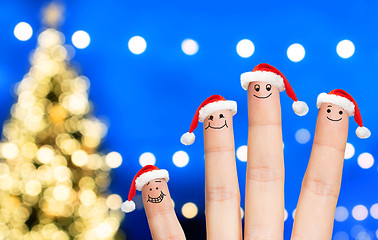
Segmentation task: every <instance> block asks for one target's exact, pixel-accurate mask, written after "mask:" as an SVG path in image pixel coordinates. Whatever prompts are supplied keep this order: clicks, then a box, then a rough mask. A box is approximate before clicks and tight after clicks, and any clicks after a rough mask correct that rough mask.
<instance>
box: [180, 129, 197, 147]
mask: <svg viewBox="0 0 378 240" xmlns="http://www.w3.org/2000/svg"><path fill="white" fill-rule="evenodd" d="M195 139H196V136H195V135H194V133H190V132H187V133H184V134H183V135H182V136H181V139H180V141H181V143H182V144H184V145H191V144H193V143H194V140H195Z"/></svg>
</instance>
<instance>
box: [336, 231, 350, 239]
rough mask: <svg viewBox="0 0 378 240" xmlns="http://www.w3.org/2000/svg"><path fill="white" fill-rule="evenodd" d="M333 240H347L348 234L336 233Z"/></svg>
mask: <svg viewBox="0 0 378 240" xmlns="http://www.w3.org/2000/svg"><path fill="white" fill-rule="evenodd" d="M333 240H349V236H348V233H346V232H343V231H340V232H337V233H335V235H334V236H333Z"/></svg>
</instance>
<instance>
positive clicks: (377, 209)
mask: <svg viewBox="0 0 378 240" xmlns="http://www.w3.org/2000/svg"><path fill="white" fill-rule="evenodd" d="M370 215H371V216H372V217H373V218H375V219H378V203H376V204H374V205H373V206H371V208H370Z"/></svg>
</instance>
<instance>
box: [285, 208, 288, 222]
mask: <svg viewBox="0 0 378 240" xmlns="http://www.w3.org/2000/svg"><path fill="white" fill-rule="evenodd" d="M288 216H289V213H288V212H287V210H286V209H285V211H284V221H286V220H287V217H288Z"/></svg>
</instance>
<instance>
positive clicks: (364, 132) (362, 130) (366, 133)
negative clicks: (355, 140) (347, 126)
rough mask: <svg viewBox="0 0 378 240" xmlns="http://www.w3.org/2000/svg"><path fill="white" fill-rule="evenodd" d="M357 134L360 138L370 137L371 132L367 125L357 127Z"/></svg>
mask: <svg viewBox="0 0 378 240" xmlns="http://www.w3.org/2000/svg"><path fill="white" fill-rule="evenodd" d="M356 135H357V137H359V138H368V137H370V135H371V132H370V130H369V129H368V128H367V127H358V128H357V129H356Z"/></svg>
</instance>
